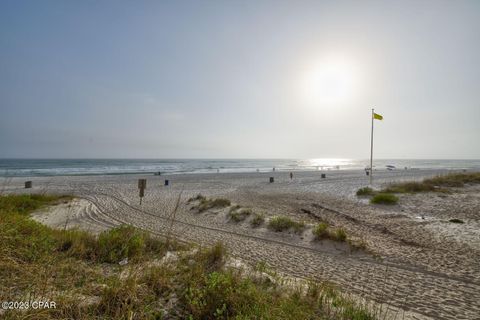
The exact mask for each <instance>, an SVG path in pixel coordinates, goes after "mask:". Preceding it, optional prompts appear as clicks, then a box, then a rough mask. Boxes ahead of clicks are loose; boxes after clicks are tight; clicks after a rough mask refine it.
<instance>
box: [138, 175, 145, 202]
mask: <svg viewBox="0 0 480 320" xmlns="http://www.w3.org/2000/svg"><path fill="white" fill-rule="evenodd" d="M146 188H147V179H138V191H139V196H140V204H142V198H143V196H144V195H145V189H146Z"/></svg>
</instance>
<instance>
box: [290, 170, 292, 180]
mask: <svg viewBox="0 0 480 320" xmlns="http://www.w3.org/2000/svg"><path fill="white" fill-rule="evenodd" d="M292 179H293V172H290V180H292Z"/></svg>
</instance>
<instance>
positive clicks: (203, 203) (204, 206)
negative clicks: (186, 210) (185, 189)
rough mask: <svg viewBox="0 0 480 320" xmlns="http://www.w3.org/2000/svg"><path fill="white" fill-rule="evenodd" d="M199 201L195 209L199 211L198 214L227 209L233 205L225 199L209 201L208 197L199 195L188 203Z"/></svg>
mask: <svg viewBox="0 0 480 320" xmlns="http://www.w3.org/2000/svg"><path fill="white" fill-rule="evenodd" d="M194 201H198V204H197V205H196V206H194V207H193V208H196V209H198V212H204V211H207V210H209V209H213V208H225V207H228V206H230V205H231V202H230V200H228V199H225V198H217V199H208V198H207V197H205V196H203V195H201V194H199V195H197V196H196V197H194V198H190V199H188V201H187V202H188V203H190V202H194Z"/></svg>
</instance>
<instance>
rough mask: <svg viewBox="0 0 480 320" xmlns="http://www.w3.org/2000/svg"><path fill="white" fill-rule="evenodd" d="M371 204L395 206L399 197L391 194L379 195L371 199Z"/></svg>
mask: <svg viewBox="0 0 480 320" xmlns="http://www.w3.org/2000/svg"><path fill="white" fill-rule="evenodd" d="M370 202H371V203H375V204H389V205H393V204H396V203H397V202H398V197H396V196H395V195H393V194H390V193H378V194H376V195H374V196H373V198H372V199H370Z"/></svg>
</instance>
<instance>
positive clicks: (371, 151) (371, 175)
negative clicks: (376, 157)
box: [370, 108, 374, 184]
mask: <svg viewBox="0 0 480 320" xmlns="http://www.w3.org/2000/svg"><path fill="white" fill-rule="evenodd" d="M373 114H374V109H373V108H372V115H371V118H372V133H371V135H370V184H372V179H373Z"/></svg>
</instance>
